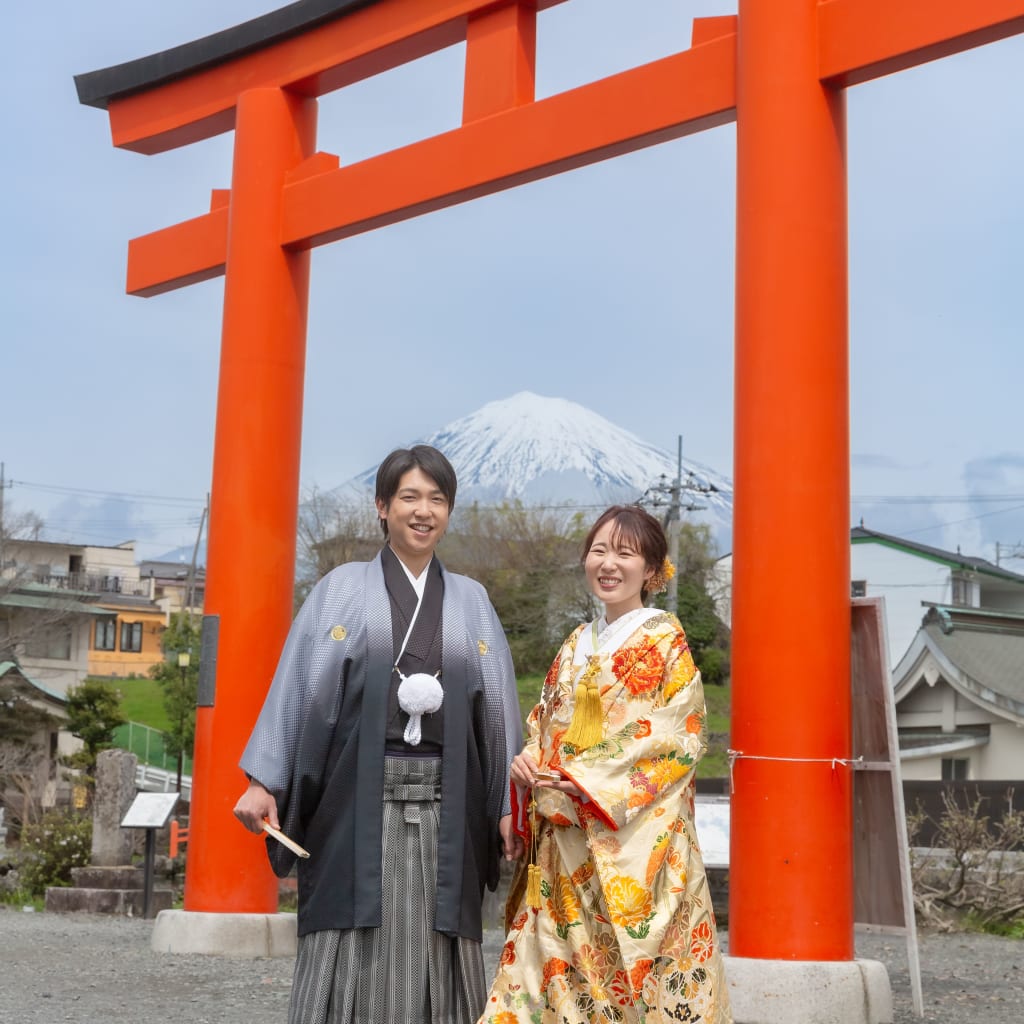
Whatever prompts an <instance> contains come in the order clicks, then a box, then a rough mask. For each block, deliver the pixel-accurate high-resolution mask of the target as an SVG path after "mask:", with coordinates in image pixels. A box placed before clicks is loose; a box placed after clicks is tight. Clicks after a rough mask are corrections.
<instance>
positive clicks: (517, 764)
mask: <svg viewBox="0 0 1024 1024" xmlns="http://www.w3.org/2000/svg"><path fill="white" fill-rule="evenodd" d="M536 770H537V762H536V761H534V759H533V758H532V757H530V755H529V754H528V753H526V751H525V750H524V751H523V752H522V753H521V754H516V756H515V757H513V758H512V766H511V769H510V771H511V775H512V781H513V782H514V783H515V784H516V785H517V786H522V787H523V788H524V789H533V787H534V786H535V785H536V781H537V780H536V778H535V777H534V774H533V773H534V772H535V771H536Z"/></svg>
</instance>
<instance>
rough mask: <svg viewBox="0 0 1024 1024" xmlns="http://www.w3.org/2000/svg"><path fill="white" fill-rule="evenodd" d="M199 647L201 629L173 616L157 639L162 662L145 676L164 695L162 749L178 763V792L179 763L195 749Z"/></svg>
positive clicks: (179, 781) (185, 617)
mask: <svg viewBox="0 0 1024 1024" xmlns="http://www.w3.org/2000/svg"><path fill="white" fill-rule="evenodd" d="M201 643H202V626H201V625H200V624H199V623H197V622H193V621H192V619H191V617H190V616H188V615H186V614H184V613H182V614H179V615H176V616H174V618H172V620H171V624H170V626H168V628H167V629H166V630H164V634H163V636H162V637H161V638H160V646H161V647H162V648H163V652H164V658H165V659H166V660H164V661H162V662H160V664H159V665H154V666H153V667H152V668H151V669H150V672H149V674H150V675H151V676H152V677H153V678H154V679H155V680H156V681H157V682H158V683H159V684H160V686H161V687H162V688H163V691H164V710H165V711H166V712H167V719H168V721H169V722H170V728H169V729H168V730H167V731H166V732H165V733H164V747H165V748H166V750H167V753H168V754H170V755H171V757H176V758H177V759H178V790H179V792H180V790H181V772H182V765H183V762H184V760H185V758H186V757H191V756H192V753H193V750H194V748H195V741H196V700H197V698H198V696H199V651H200V647H201Z"/></svg>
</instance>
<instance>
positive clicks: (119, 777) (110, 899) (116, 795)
mask: <svg viewBox="0 0 1024 1024" xmlns="http://www.w3.org/2000/svg"><path fill="white" fill-rule="evenodd" d="M138 763H139V759H138V758H137V757H136V756H135V755H134V754H132V753H129V752H128V751H127V750H103V751H101V752H100V754H99V756H98V757H97V758H96V792H95V795H94V797H93V812H92V857H91V860H92V863H91V864H90V865H89V867H85V868H72V869H71V878H72V880H73V882H74V885H73V886H71V888H58V887H51V888H49V889H47V890H46V909H47V910H51V911H56V912H58V913H71V912H74V911H85V912H87V913H91V914H124V915H126V916H128V917H142V915H143V908H144V905H145V872H144V870H143V869H142V868H141V867H135V866H133V864H132V854H133V851H134V847H135V832H134V830H133V829H129V828H122V827H121V819H122V818H123V817H124V815H125V813H126V812H127V811H128V808H129V807H130V806H131V805H132V801H133V800H134V799H135V770H136V768H137V766H138ZM173 898H174V894H173V892H172V891H171V890H170V889H157V890H156V891H155V892H153V893H152V896H151V904H152V908H153V909H154V910H156V911H159V910H162V909H167V908H169V907H170V906H171V903H172V902H173Z"/></svg>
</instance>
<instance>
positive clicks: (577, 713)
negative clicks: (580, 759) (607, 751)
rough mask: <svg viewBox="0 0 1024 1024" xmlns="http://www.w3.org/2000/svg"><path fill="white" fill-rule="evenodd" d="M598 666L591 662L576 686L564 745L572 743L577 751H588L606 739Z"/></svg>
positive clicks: (563, 738)
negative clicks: (597, 678)
mask: <svg viewBox="0 0 1024 1024" xmlns="http://www.w3.org/2000/svg"><path fill="white" fill-rule="evenodd" d="M596 674H597V665H596V664H594V663H593V662H591V664H590V665H589V666H588V667H587V670H586V671H585V672H584V673H583V676H582V678H581V679H580V681H579V683H577V684H576V700H575V707H574V708H573V710H572V721H571V722H570V723H569V728H568V730H567V732H566V734H565V735H564V736H563V737H562V742H563V743H571V744H572V745H573V746H574V747H575V748H576V749H577V750H586V749H587V748H588V747H592V746H593V745H594V744H595V743H600V742H601V740H602V739H604V709H603V708H602V707H601V691H600V690H599V689H598V685H597V682H596V680H595V679H594V678H593V677H594V676H595V675H596Z"/></svg>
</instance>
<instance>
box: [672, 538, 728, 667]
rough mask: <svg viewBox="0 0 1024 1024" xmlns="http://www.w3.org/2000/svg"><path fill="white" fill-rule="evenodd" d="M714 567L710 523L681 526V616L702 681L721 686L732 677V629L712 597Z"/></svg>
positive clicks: (678, 571) (678, 572)
mask: <svg viewBox="0 0 1024 1024" xmlns="http://www.w3.org/2000/svg"><path fill="white" fill-rule="evenodd" d="M714 566H715V548H714V542H713V540H712V538H711V528H710V527H709V526H708V525H707V524H706V523H682V524H680V529H679V565H678V566H676V584H677V589H676V602H677V603H676V607H677V609H678V612H677V614H678V616H679V621H680V622H681V623H682V624H683V629H685V630H686V639H687V642H688V643H689V645H690V650H691V652H692V653H693V660H694V661H695V662H696V664H697V667H698V668H699V669H700V672H701V678H702V679H703V681H704V682H705V683H711V684H716V685H717V684H722V683H725V682H726V681H727V680H728V678H729V628H728V627H727V626H726V625H725V623H724V622H722V620H721V619H720V618H719V617H718V611H717V609H716V608H715V602H714V598H713V597H712V595H711V584H712V573H713V570H714ZM657 603H658V605H659V606H660V607H665V595H664V594H661V595H659V597H658V600H657Z"/></svg>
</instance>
